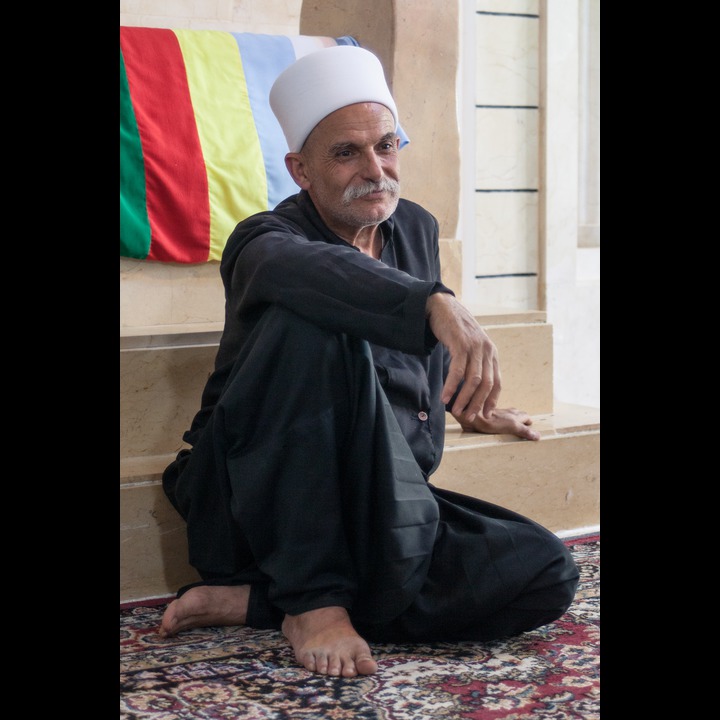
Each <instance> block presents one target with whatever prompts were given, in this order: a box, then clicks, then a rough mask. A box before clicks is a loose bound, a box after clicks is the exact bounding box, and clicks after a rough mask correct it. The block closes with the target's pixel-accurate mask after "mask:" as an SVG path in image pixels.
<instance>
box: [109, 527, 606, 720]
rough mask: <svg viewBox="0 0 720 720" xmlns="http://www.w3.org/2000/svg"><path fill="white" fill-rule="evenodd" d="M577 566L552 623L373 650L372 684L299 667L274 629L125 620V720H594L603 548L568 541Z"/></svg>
mask: <svg viewBox="0 0 720 720" xmlns="http://www.w3.org/2000/svg"><path fill="white" fill-rule="evenodd" d="M566 543H567V545H568V546H569V547H570V549H571V551H572V553H573V556H574V557H575V560H576V562H577V564H578V566H579V567H580V573H581V578H580V585H579V587H578V592H577V594H576V597H575V600H574V602H573V604H572V605H571V606H570V608H569V610H568V611H567V613H565V615H564V616H563V617H562V618H560V619H559V620H558V621H556V622H554V623H551V624H550V625H546V626H545V627H542V628H539V629H538V630H534V631H532V632H529V633H525V634H523V635H521V636H519V637H516V638H511V639H509V640H503V641H495V642H489V643H474V642H473V643H432V644H428V645H410V644H408V645H397V644H380V643H373V644H371V648H372V650H373V653H374V655H375V658H376V660H377V662H378V665H379V670H378V672H377V673H376V674H375V675H371V676H364V677H357V678H351V679H344V678H329V677H324V676H319V675H315V674H313V673H310V672H308V671H306V670H305V669H304V668H302V667H300V666H299V665H298V664H297V662H296V661H295V658H294V657H293V654H292V651H291V649H290V647H289V645H288V644H287V641H286V640H285V639H284V637H283V636H282V635H281V634H280V633H279V632H277V631H273V630H252V629H249V628H245V627H238V628H209V629H194V630H190V631H187V632H185V633H182V634H181V635H179V636H178V637H175V638H169V639H163V638H161V637H160V636H159V635H158V634H157V629H158V627H159V625H160V618H161V617H162V614H163V612H164V610H165V607H166V605H165V604H164V603H163V604H160V605H155V606H143V605H135V606H130V607H126V608H124V609H121V611H120V719H121V720H230V719H231V718H232V719H238V720H240V719H242V720H431V719H433V720H434V719H435V718H437V719H438V720H599V718H600V697H599V689H600V667H599V665H600V656H599V650H600V649H599V639H600V577H599V575H600V538H599V536H597V535H594V536H591V537H585V538H578V539H573V540H566Z"/></svg>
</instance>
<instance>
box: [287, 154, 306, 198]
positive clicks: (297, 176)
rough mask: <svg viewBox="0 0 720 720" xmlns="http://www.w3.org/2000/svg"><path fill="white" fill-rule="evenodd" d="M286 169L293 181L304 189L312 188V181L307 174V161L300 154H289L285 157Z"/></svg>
mask: <svg viewBox="0 0 720 720" xmlns="http://www.w3.org/2000/svg"><path fill="white" fill-rule="evenodd" d="M285 167H286V168H287V169H288V172H289V173H290V175H291V176H292V179H293V180H294V181H295V182H296V183H297V184H298V185H299V186H300V187H301V188H302V189H303V190H307V189H308V187H310V179H309V178H308V176H307V173H306V172H305V160H304V159H303V156H302V155H301V154H300V153H293V152H291V153H288V154H287V155H286V156H285Z"/></svg>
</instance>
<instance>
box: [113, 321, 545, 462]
mask: <svg viewBox="0 0 720 720" xmlns="http://www.w3.org/2000/svg"><path fill="white" fill-rule="evenodd" d="M475 314H476V317H477V318H478V321H479V322H480V324H481V325H482V326H483V327H484V328H485V329H486V331H487V333H488V334H489V335H490V337H491V338H492V340H493V342H494V343H495V344H496V345H497V347H498V352H499V355H500V365H501V369H502V376H503V377H502V380H503V392H502V396H501V404H502V405H503V406H504V407H512V406H514V407H518V408H522V409H523V410H525V411H526V412H528V413H530V414H531V415H538V414H542V413H549V412H552V409H553V404H552V398H553V376H552V372H553V370H552V368H553V350H552V326H550V325H548V324H547V323H546V322H545V313H543V312H540V311H513V310H502V309H498V310H482V309H477V310H476V311H475ZM221 331H222V326H221V325H218V324H205V325H202V324H194V325H188V326H186V327H185V328H184V332H179V331H176V330H175V331H174V330H173V329H172V328H171V326H157V327H147V328H135V330H131V329H129V328H124V329H123V331H122V333H121V338H120V340H121V343H120V349H121V352H120V457H121V458H136V457H147V456H154V455H164V454H167V453H174V452H177V451H178V450H179V442H180V439H181V438H182V435H183V433H184V432H185V430H187V429H188V428H189V427H190V423H191V421H192V418H193V417H194V415H195V413H196V412H197V410H198V409H199V407H200V396H201V394H202V390H203V387H204V385H205V381H206V379H207V376H208V374H209V373H210V372H211V371H212V368H213V363H214V360H215V353H216V352H217V343H218V341H219V338H220V333H221Z"/></svg>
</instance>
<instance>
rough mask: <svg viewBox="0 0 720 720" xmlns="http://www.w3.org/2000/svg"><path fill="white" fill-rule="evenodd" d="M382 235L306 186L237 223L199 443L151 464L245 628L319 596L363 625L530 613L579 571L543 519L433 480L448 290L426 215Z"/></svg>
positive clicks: (388, 224) (551, 609) (559, 595)
mask: <svg viewBox="0 0 720 720" xmlns="http://www.w3.org/2000/svg"><path fill="white" fill-rule="evenodd" d="M381 230H382V233H383V238H384V244H383V250H382V254H381V258H380V260H375V259H373V258H370V257H368V256H367V255H365V254H363V253H361V252H360V251H359V250H357V249H356V248H354V247H352V246H350V245H349V244H348V243H346V242H345V241H344V240H342V239H340V238H339V237H337V236H336V235H334V234H333V233H332V232H331V231H330V230H329V229H328V228H327V227H326V226H325V224H324V223H323V221H322V220H321V219H320V217H319V215H318V213H317V211H316V209H315V208H314V206H313V204H312V202H311V200H310V198H309V196H308V195H307V194H306V193H305V192H304V191H303V192H300V193H299V194H298V195H296V196H292V197H290V198H288V199H286V200H285V201H284V202H282V203H281V204H280V205H279V206H278V207H277V208H276V209H275V210H274V211H272V212H266V213H259V214H257V215H255V216H253V217H250V218H248V219H246V220H244V221H242V222H241V223H239V224H238V226H237V227H236V229H235V230H234V232H233V233H232V235H231V236H230V238H229V240H228V243H227V246H226V248H225V251H224V253H223V258H222V262H221V265H220V272H221V276H222V279H223V283H224V285H225V291H226V313H225V328H224V332H223V335H222V338H221V341H220V347H219V349H218V354H217V358H216V362H215V370H214V372H213V373H212V374H211V376H210V378H209V379H208V382H207V384H206V387H205V390H204V392H203V396H202V402H201V409H200V411H199V412H198V413H197V415H196V416H195V418H194V420H193V423H192V425H191V428H190V429H189V430H188V432H186V433H185V435H184V440H185V441H186V442H187V443H188V444H190V445H191V446H192V451H191V452H190V451H182V452H181V453H180V455H179V456H178V458H177V460H176V461H175V462H174V463H173V464H172V465H170V466H169V467H168V469H167V470H166V472H165V474H164V478H163V482H164V487H165V491H166V493H167V495H168V497H169V498H170V500H171V501H172V502H173V504H174V505H175V507H176V508H177V509H178V511H179V512H180V514H181V515H182V516H183V517H184V518H185V519H186V520H187V524H188V544H189V552H190V562H191V564H192V565H193V566H194V567H195V568H196V569H197V570H198V572H199V573H200V575H201V577H202V578H203V581H204V582H207V583H215V584H234V583H249V584H251V585H252V588H253V590H252V593H251V605H250V609H249V613H248V624H250V625H254V626H256V627H278V626H279V622H280V620H281V619H282V616H283V614H284V613H291V614H297V613H300V612H306V611H308V610H311V609H315V608H317V607H325V606H328V605H339V606H343V607H346V608H348V610H349V612H350V614H351V617H352V619H353V622H354V623H355V625H356V627H358V629H362V631H363V632H364V633H365V634H366V635H367V636H368V637H380V638H387V639H392V638H397V639H418V640H429V639H433V638H434V639H443V638H446V639H450V638H467V639H481V638H490V637H497V636H499V635H506V634H512V633H514V632H520V631H522V630H524V629H529V628H530V627H536V626H537V625H538V624H541V623H543V622H548V621H549V619H554V618H555V617H557V616H558V615H559V614H560V613H562V612H563V611H564V610H565V608H566V607H567V605H569V602H570V601H571V599H572V594H573V593H574V590H575V586H576V584H577V569H576V568H575V566H574V563H573V562H572V559H571V557H570V555H569V553H568V552H567V550H566V549H565V547H564V545H563V544H562V543H561V542H560V541H559V540H558V539H557V538H556V537H555V536H554V535H553V534H552V533H549V532H548V531H547V530H545V529H544V528H541V527H540V526H539V525H537V524H536V523H534V522H532V521H530V520H528V519H526V518H523V517H521V516H519V515H516V514H515V513H512V512H510V511H508V510H505V509H503V508H498V507H497V506H494V505H491V504H489V503H485V502H483V501H481V500H478V499H475V498H467V497H465V496H462V495H458V494H457V493H450V492H448V491H445V490H441V489H438V488H435V487H433V486H432V485H431V484H430V483H429V482H428V479H429V477H430V476H431V474H432V472H433V471H434V470H435V469H436V468H437V467H438V464H439V463H440V459H441V457H442V449H443V445H444V434H445V412H446V408H445V406H444V405H443V403H442V402H441V400H440V394H441V388H442V385H443V383H444V378H445V373H446V370H447V362H448V359H449V358H448V354H447V351H446V349H445V348H444V347H443V346H442V345H441V344H439V343H438V342H437V339H436V338H435V337H434V335H433V334H432V332H431V331H430V329H429V326H428V323H427V321H426V318H425V307H426V303H427V298H428V296H429V295H430V294H431V293H433V292H450V290H449V289H448V288H447V287H445V286H444V285H443V284H442V282H441V278H440V261H439V239H438V224H437V221H436V220H435V218H434V217H433V216H432V215H431V214H430V213H428V212H427V211H425V210H424V209H423V208H421V207H420V206H418V205H417V204H415V203H412V202H410V201H407V200H400V202H399V204H398V207H397V209H396V211H395V213H394V214H393V215H392V216H391V217H390V218H389V219H388V220H387V221H385V222H384V223H382V225H381ZM548 588H552V590H551V591H548ZM548 593H549V594H548ZM545 596H547V597H545ZM531 597H532V598H533V601H532V602H529V598H531ZM536 600H537V603H538V607H537V608H535V607H533V608H532V609H531V610H528V606H529V605H534V603H535V601H536Z"/></svg>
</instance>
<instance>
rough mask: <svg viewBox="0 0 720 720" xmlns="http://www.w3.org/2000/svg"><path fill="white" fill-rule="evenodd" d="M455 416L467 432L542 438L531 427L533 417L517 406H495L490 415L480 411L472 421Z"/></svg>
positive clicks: (534, 438) (527, 438) (531, 438)
mask: <svg viewBox="0 0 720 720" xmlns="http://www.w3.org/2000/svg"><path fill="white" fill-rule="evenodd" d="M454 417H455V419H456V420H457V421H458V422H459V423H460V426H461V427H462V429H463V430H465V431H466V432H480V433H488V434H492V435H500V434H508V435H516V436H517V437H519V438H522V439H523V440H539V439H540V433H538V432H536V431H535V430H532V429H531V428H530V425H532V418H531V417H530V416H529V415H528V414H527V413H526V412H524V411H523V410H517V409H516V408H495V410H493V411H492V412H491V413H490V415H489V416H488V417H485V416H483V415H481V414H480V413H478V414H477V415H476V416H475V419H474V420H473V421H472V422H471V423H468V422H467V421H466V420H464V419H462V418H460V417H457V416H454Z"/></svg>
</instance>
